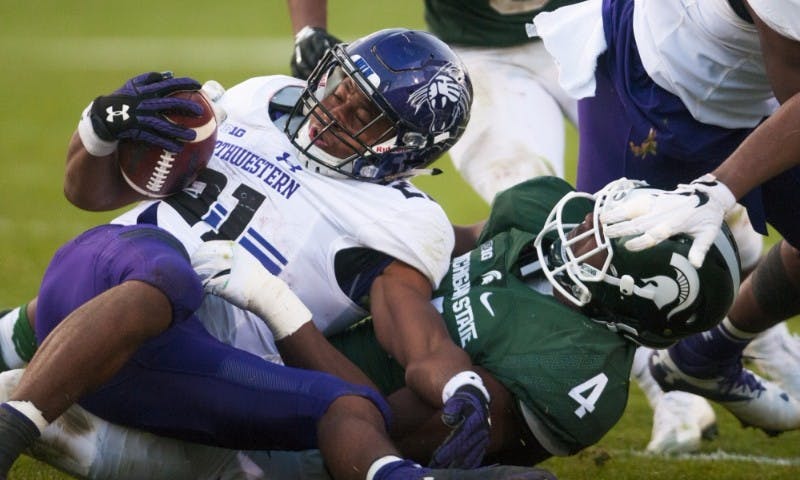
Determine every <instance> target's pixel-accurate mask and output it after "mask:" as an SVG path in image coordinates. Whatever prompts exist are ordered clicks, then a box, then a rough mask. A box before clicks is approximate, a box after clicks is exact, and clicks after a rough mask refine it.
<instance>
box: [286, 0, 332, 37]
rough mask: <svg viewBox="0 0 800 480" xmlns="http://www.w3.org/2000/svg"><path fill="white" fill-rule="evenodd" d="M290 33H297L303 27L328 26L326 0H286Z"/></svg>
mask: <svg viewBox="0 0 800 480" xmlns="http://www.w3.org/2000/svg"><path fill="white" fill-rule="evenodd" d="M287 4H288V6H289V17H290V18H291V21H292V33H294V34H297V32H299V31H300V30H301V29H302V28H303V27H305V26H311V27H321V28H327V26H328V2H327V0H287Z"/></svg>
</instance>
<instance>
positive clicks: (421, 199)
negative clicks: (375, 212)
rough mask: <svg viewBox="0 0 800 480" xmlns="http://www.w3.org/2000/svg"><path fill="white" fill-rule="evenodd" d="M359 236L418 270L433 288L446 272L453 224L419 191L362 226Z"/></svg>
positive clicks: (442, 211)
mask: <svg viewBox="0 0 800 480" xmlns="http://www.w3.org/2000/svg"><path fill="white" fill-rule="evenodd" d="M408 191H409V190H408V189H407V190H406V192H408ZM358 236H359V240H360V241H361V242H362V243H363V244H364V245H366V246H368V247H370V248H373V249H375V250H378V251H381V252H383V253H386V254H387V255H389V256H391V257H393V258H395V259H397V260H400V261H401V262H404V263H407V264H408V265H411V266H412V267H414V268H416V269H417V270H419V271H420V272H421V273H422V274H423V275H425V277H426V278H427V279H428V280H429V281H430V282H431V285H432V286H433V288H436V287H438V286H439V282H441V280H442V277H444V275H445V273H447V269H448V267H449V265H450V256H451V255H452V253H453V247H454V245H455V237H454V235H453V226H452V225H451V224H450V220H449V219H448V218H447V215H446V214H445V213H444V210H442V207H441V206H439V204H438V203H436V202H434V201H433V200H431V199H430V198H428V197H427V196H424V194H421V193H420V194H419V196H418V197H414V198H405V199H403V200H402V204H401V206H400V207H399V208H397V207H396V208H394V209H393V210H392V211H391V214H384V215H381V217H380V220H378V221H376V222H373V223H370V224H368V225H366V226H364V227H362V228H361V229H360V231H359V232H358Z"/></svg>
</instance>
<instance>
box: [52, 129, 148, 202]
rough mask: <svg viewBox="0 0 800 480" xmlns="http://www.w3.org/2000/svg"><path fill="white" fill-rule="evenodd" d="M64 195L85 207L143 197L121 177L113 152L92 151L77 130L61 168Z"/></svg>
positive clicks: (133, 200) (135, 199) (131, 200)
mask: <svg viewBox="0 0 800 480" xmlns="http://www.w3.org/2000/svg"><path fill="white" fill-rule="evenodd" d="M64 195H65V196H66V197H67V200H69V201H70V203H72V204H73V205H75V206H76V207H78V208H81V209H84V210H91V211H106V210H114V209H117V208H120V207H123V206H125V205H128V204H130V203H132V202H135V201H137V200H139V199H141V198H142V197H141V196H140V195H138V194H137V193H136V192H134V191H133V190H132V189H131V188H130V187H129V186H128V185H127V184H126V183H125V179H124V178H122V174H121V173H120V170H119V165H118V163H117V160H116V152H114V153H112V154H110V155H106V156H104V157H96V156H93V155H91V154H90V153H89V152H87V151H86V148H84V146H83V143H82V142H81V139H80V136H79V135H78V133H77V132H75V133H74V134H73V135H72V139H71V140H70V144H69V149H68V151H67V164H66V169H65V172H64Z"/></svg>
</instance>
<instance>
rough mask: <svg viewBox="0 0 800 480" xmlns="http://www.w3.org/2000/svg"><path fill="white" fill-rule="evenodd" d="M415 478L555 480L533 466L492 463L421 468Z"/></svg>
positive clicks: (432, 479) (549, 474)
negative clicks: (475, 466) (461, 466)
mask: <svg viewBox="0 0 800 480" xmlns="http://www.w3.org/2000/svg"><path fill="white" fill-rule="evenodd" d="M415 480H557V478H556V476H555V475H553V474H552V473H550V472H548V471H547V470H544V469H541V468H535V467H512V466H506V465H493V466H491V467H482V468H475V469H472V470H459V469H454V468H451V469H443V470H434V469H430V468H423V469H422V474H421V475H420V476H419V477H415Z"/></svg>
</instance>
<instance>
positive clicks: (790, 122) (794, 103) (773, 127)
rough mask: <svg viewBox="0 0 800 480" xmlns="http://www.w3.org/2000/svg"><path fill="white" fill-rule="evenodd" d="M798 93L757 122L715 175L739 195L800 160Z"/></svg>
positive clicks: (739, 196) (798, 162)
mask: <svg viewBox="0 0 800 480" xmlns="http://www.w3.org/2000/svg"><path fill="white" fill-rule="evenodd" d="M799 126H800V94H795V95H794V96H792V97H791V98H789V100H787V101H786V102H785V103H784V104H783V105H781V107H780V108H779V109H778V110H777V111H776V112H775V113H774V114H772V116H770V118H768V119H767V120H766V121H764V123H762V124H761V125H759V126H758V127H757V128H756V129H755V130H754V131H753V133H751V134H750V135H749V136H748V137H747V138H746V139H745V141H744V142H742V144H741V145H740V146H739V148H737V149H736V151H734V152H733V154H731V156H730V157H728V159H727V160H726V161H725V162H723V163H722V165H720V166H719V167H717V169H716V170H714V172H713V173H714V175H715V176H716V177H717V179H718V180H719V181H721V182H722V183H724V184H725V185H726V186H727V187H728V188H729V189H730V190H731V192H732V193H733V195H734V196H735V197H736V198H737V199H740V198H742V197H743V196H744V195H745V194H747V192H749V191H750V190H752V189H753V188H755V187H756V186H757V185H760V184H762V183H764V182H765V181H767V180H769V179H771V178H772V177H774V176H776V175H778V174H779V173H781V172H783V171H785V170H788V169H789V168H791V167H794V166H796V165H798V164H800V127H799Z"/></svg>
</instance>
